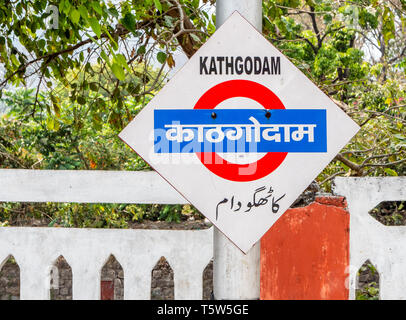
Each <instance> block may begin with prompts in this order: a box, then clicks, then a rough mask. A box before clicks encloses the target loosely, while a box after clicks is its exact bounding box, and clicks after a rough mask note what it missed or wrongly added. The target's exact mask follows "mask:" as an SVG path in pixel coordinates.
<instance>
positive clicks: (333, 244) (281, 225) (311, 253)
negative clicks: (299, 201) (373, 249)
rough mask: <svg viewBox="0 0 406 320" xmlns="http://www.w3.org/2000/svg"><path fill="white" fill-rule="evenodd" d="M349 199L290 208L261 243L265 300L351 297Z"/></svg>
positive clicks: (329, 199) (321, 199)
mask: <svg viewBox="0 0 406 320" xmlns="http://www.w3.org/2000/svg"><path fill="white" fill-rule="evenodd" d="M346 207H347V204H346V201H345V199H344V198H343V197H319V198H316V200H315V202H313V203H312V204H310V205H309V206H307V207H301V208H294V209H289V210H287V211H286V212H285V213H284V214H283V215H282V217H280V218H279V220H278V221H277V222H276V223H275V224H274V225H273V226H272V228H271V229H270V230H269V231H268V232H267V233H266V234H265V236H264V237H262V239H261V299H264V300H268V299H278V300H304V299H306V300H319V299H330V300H341V299H348V293H349V292H348V289H347V286H346V281H347V278H348V266H349V214H348V211H347V210H346Z"/></svg>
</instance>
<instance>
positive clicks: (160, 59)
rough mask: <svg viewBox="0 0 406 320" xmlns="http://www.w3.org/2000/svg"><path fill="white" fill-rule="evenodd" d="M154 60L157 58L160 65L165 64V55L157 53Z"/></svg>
mask: <svg viewBox="0 0 406 320" xmlns="http://www.w3.org/2000/svg"><path fill="white" fill-rule="evenodd" d="M156 58H157V60H158V62H160V63H162V64H163V63H165V61H166V53H165V52H162V51H160V52H158V54H157V55H156Z"/></svg>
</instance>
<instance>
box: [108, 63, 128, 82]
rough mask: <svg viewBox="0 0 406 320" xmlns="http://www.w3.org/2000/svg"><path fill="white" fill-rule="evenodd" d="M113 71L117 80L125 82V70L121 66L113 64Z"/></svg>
mask: <svg viewBox="0 0 406 320" xmlns="http://www.w3.org/2000/svg"><path fill="white" fill-rule="evenodd" d="M111 70H112V71H113V73H114V75H115V76H116V78H117V79H118V80H120V81H124V80H125V74H124V69H123V67H122V66H120V65H119V64H117V63H113V65H112V66H111Z"/></svg>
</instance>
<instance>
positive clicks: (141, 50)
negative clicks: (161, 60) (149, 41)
mask: <svg viewBox="0 0 406 320" xmlns="http://www.w3.org/2000/svg"><path fill="white" fill-rule="evenodd" d="M144 53H145V46H144V45H142V46H140V47H139V48H138V50H137V54H139V55H142V54H144Z"/></svg>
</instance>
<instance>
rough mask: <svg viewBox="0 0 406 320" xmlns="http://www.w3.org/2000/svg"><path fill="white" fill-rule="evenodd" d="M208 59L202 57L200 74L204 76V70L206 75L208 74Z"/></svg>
mask: <svg viewBox="0 0 406 320" xmlns="http://www.w3.org/2000/svg"><path fill="white" fill-rule="evenodd" d="M207 59H208V57H200V74H203V70H204V74H207V66H206V61H207Z"/></svg>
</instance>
